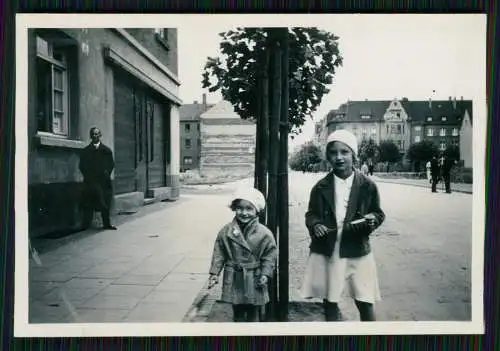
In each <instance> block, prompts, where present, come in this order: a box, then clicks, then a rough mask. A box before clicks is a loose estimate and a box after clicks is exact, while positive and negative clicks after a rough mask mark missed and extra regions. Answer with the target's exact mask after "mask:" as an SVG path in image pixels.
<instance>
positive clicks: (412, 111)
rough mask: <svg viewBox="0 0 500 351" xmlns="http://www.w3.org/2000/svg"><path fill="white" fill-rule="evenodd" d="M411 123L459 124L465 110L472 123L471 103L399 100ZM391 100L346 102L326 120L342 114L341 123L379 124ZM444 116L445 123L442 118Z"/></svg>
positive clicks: (461, 101) (332, 111)
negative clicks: (368, 117) (430, 118)
mask: <svg viewBox="0 0 500 351" xmlns="http://www.w3.org/2000/svg"><path fill="white" fill-rule="evenodd" d="M399 101H400V103H401V105H402V106H403V108H404V109H405V111H406V113H407V114H408V116H409V118H411V122H413V123H415V122H417V123H418V122H422V123H424V124H433V123H436V124H440V125H443V124H450V125H456V124H460V123H461V121H462V118H463V116H464V113H465V110H467V111H468V112H469V116H470V118H471V121H472V101H471V100H461V99H460V100H455V104H456V107H455V106H454V101H453V100H435V101H431V102H430V107H429V101H410V100H408V99H406V98H403V99H401V100H399ZM391 102H392V101H391V100H378V101H377V100H365V101H348V102H347V103H344V104H342V105H340V106H339V108H338V109H336V110H331V111H330V112H329V113H328V120H329V121H331V120H333V119H334V118H335V116H336V115H338V114H343V115H344V118H342V120H340V121H341V122H365V121H366V122H374V121H376V122H379V121H382V120H383V118H384V114H385V112H386V110H387V108H388V107H389V105H390V104H391ZM365 114H368V115H371V116H372V118H370V119H369V120H364V119H361V115H365ZM443 116H446V121H443V120H442V117H443ZM427 117H432V121H431V122H429V121H427ZM340 121H339V122H340Z"/></svg>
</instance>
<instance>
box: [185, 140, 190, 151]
mask: <svg viewBox="0 0 500 351" xmlns="http://www.w3.org/2000/svg"><path fill="white" fill-rule="evenodd" d="M184 147H185V148H186V149H191V139H189V138H186V139H185V140H184Z"/></svg>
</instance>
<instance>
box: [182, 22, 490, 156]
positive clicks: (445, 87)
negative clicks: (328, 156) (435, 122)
mask: <svg viewBox="0 0 500 351" xmlns="http://www.w3.org/2000/svg"><path fill="white" fill-rule="evenodd" d="M271 16H273V20H272V21H271V22H270V21H269V20H270V18H269V16H265V15H253V16H251V15H230V16H224V17H219V16H214V15H212V16H211V15H207V16H204V17H202V19H200V20H196V21H191V20H186V21H185V23H180V25H179V26H178V53H179V79H180V80H181V82H182V85H181V87H180V95H181V99H183V101H184V103H192V102H193V101H194V100H198V101H201V99H202V94H203V93H207V100H208V102H211V103H216V102H218V101H220V100H221V99H222V96H221V95H220V93H218V92H216V93H208V90H207V89H203V88H202V86H201V74H202V72H203V67H204V65H205V62H206V59H207V57H208V56H218V55H219V42H220V37H219V36H218V33H220V32H224V31H228V30H230V29H232V28H235V27H238V26H263V25H266V24H267V25H269V24H272V25H275V26H308V25H309V26H317V27H319V28H321V29H324V30H327V31H329V32H332V33H334V34H335V35H336V36H338V37H339V47H340V52H341V54H342V56H343V58H344V63H343V65H342V66H341V67H339V68H338V70H337V73H336V76H335V79H334V82H333V84H332V85H331V86H329V88H330V92H329V93H328V94H327V95H326V96H324V97H323V101H322V103H321V105H320V106H319V108H318V109H317V111H316V112H315V113H314V114H313V119H310V120H308V121H307V122H306V124H305V126H304V128H303V133H302V134H301V135H299V136H297V137H295V139H294V140H293V141H292V140H291V141H290V147H291V148H292V149H293V148H296V147H297V146H298V145H301V144H303V143H304V142H306V141H308V140H310V139H311V138H312V135H313V130H314V122H313V121H318V120H319V119H321V118H322V117H323V116H325V115H326V114H327V113H328V112H329V111H330V110H331V109H335V108H337V107H338V106H339V105H340V104H342V103H344V102H346V101H347V100H364V99H368V100H392V99H394V98H399V99H401V98H403V97H407V98H408V99H410V100H428V99H429V98H432V99H435V100H440V99H442V100H446V99H448V98H449V96H455V97H457V99H459V98H460V97H462V96H463V98H464V99H471V100H473V101H474V117H475V120H477V118H486V106H485V97H486V71H485V69H486V68H485V67H486V66H485V65H486V17H485V16H484V15H477V14H476V15H473V14H464V15H456V14H454V15H435V14H412V15H390V14H375V15H360V14H358V15H356V14H342V15H340V14H335V15H332V14H330V15H271Z"/></svg>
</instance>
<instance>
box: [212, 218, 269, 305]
mask: <svg viewBox="0 0 500 351" xmlns="http://www.w3.org/2000/svg"><path fill="white" fill-rule="evenodd" d="M276 258H277V247H276V241H275V239H274V236H273V234H272V232H271V231H270V230H269V229H268V228H267V227H265V226H264V225H262V224H260V223H259V221H258V218H255V219H254V220H253V221H251V222H250V223H248V224H247V226H246V227H245V229H244V232H243V233H242V232H241V230H240V227H239V225H238V223H237V222H236V219H233V221H232V222H230V223H228V224H226V225H225V226H224V227H223V228H222V229H221V230H220V231H219V233H218V235H217V239H216V240H215V245H214V252H213V256H212V263H211V265H210V274H215V275H217V276H218V275H219V274H220V272H221V271H222V269H224V275H223V279H222V295H221V300H222V301H224V302H229V303H232V304H252V305H256V306H262V305H265V304H266V303H268V302H269V293H268V289H267V287H263V288H259V287H257V282H258V279H259V277H260V276H261V275H266V276H268V277H269V278H272V277H273V275H274V269H275V267H276Z"/></svg>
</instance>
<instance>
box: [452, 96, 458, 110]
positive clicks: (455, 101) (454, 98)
mask: <svg viewBox="0 0 500 351" xmlns="http://www.w3.org/2000/svg"><path fill="white" fill-rule="evenodd" d="M453 108H454V109H455V110H456V109H457V98H456V97H455V96H454V97H453Z"/></svg>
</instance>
